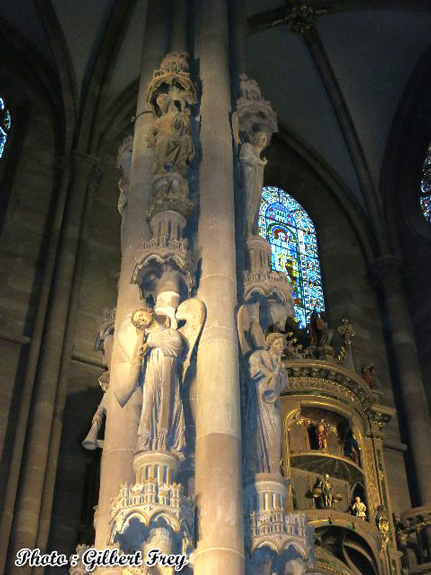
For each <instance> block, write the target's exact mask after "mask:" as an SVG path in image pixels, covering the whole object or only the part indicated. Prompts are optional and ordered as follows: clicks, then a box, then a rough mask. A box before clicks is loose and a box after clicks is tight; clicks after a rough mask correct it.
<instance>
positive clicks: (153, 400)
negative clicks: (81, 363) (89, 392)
mask: <svg viewBox="0 0 431 575" xmlns="http://www.w3.org/2000/svg"><path fill="white" fill-rule="evenodd" d="M175 319H176V320H186V323H185V325H184V326H183V327H181V328H178V329H176V328H173V327H172V320H171V319H170V318H169V316H168V315H166V314H161V313H157V314H156V312H155V311H154V310H153V308H151V307H142V308H140V309H138V310H136V311H135V312H134V313H133V315H132V316H130V315H129V316H128V318H127V321H123V322H122V324H121V326H120V329H119V333H117V340H118V342H119V344H120V347H121V348H122V349H123V351H126V350H128V351H126V355H128V357H129V360H130V363H131V364H134V365H137V366H138V369H137V370H136V377H135V378H131V379H130V380H128V381H127V380H126V381H125V383H124V384H123V385H117V387H116V389H114V393H115V395H116V397H117V399H118V402H119V403H120V405H121V406H124V405H125V404H126V403H127V402H128V400H129V399H130V397H131V396H132V394H133V392H134V391H135V390H136V389H137V387H139V386H142V411H141V419H140V424H139V431H138V443H137V448H136V451H170V452H177V453H178V452H180V451H181V450H182V449H183V448H184V446H185V439H184V432H185V420H184V410H183V405H182V402H181V397H180V384H181V382H182V381H184V378H185V374H186V371H187V367H188V365H189V364H190V358H191V354H192V352H193V349H194V346H195V344H196V341H197V339H198V337H199V334H200V332H201V330H202V327H203V324H204V321H205V305H204V304H203V302H201V301H200V300H198V299H196V298H191V299H188V300H186V301H184V302H183V303H182V304H180V305H179V306H178V309H177V311H176V314H175ZM132 346H134V352H133V354H132V355H130V350H131V348H132ZM181 366H183V369H181Z"/></svg>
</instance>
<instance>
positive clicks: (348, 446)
mask: <svg viewBox="0 0 431 575" xmlns="http://www.w3.org/2000/svg"><path fill="white" fill-rule="evenodd" d="M344 457H348V458H349V459H351V460H352V461H354V462H355V463H356V465H360V464H361V461H360V457H359V446H358V442H357V441H356V439H355V436H354V435H353V432H352V430H351V429H349V431H348V433H347V435H346V439H345V440H344Z"/></svg>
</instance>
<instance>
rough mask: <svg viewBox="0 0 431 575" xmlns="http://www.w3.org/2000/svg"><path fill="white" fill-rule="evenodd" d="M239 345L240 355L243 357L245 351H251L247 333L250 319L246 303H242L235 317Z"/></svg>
mask: <svg viewBox="0 0 431 575" xmlns="http://www.w3.org/2000/svg"><path fill="white" fill-rule="evenodd" d="M236 324H237V330H238V340H239V346H240V348H241V351H242V356H243V357H245V355H246V354H247V353H249V352H250V351H252V347H251V345H250V344H249V342H248V338H247V334H248V333H249V332H250V326H251V319H250V314H249V311H248V307H247V306H246V305H242V306H241V307H240V308H239V310H238V315H237V318H236Z"/></svg>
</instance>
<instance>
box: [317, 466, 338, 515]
mask: <svg viewBox="0 0 431 575" xmlns="http://www.w3.org/2000/svg"><path fill="white" fill-rule="evenodd" d="M319 491H320V504H321V506H322V507H332V503H333V502H334V499H333V494H332V484H331V482H330V481H329V475H328V474H327V473H325V475H324V477H323V479H320V480H319V482H318V484H317V489H316V492H319Z"/></svg>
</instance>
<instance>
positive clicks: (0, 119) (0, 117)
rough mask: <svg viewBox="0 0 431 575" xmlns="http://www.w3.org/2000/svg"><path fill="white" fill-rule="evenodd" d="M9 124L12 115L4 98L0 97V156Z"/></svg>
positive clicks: (10, 124) (2, 152)
mask: <svg viewBox="0 0 431 575" xmlns="http://www.w3.org/2000/svg"><path fill="white" fill-rule="evenodd" d="M11 126H12V116H11V114H10V112H9V110H8V109H7V107H6V102H5V100H4V98H1V97H0V158H2V157H3V154H4V150H5V146H6V142H7V139H8V136H9V132H10V129H11Z"/></svg>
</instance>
